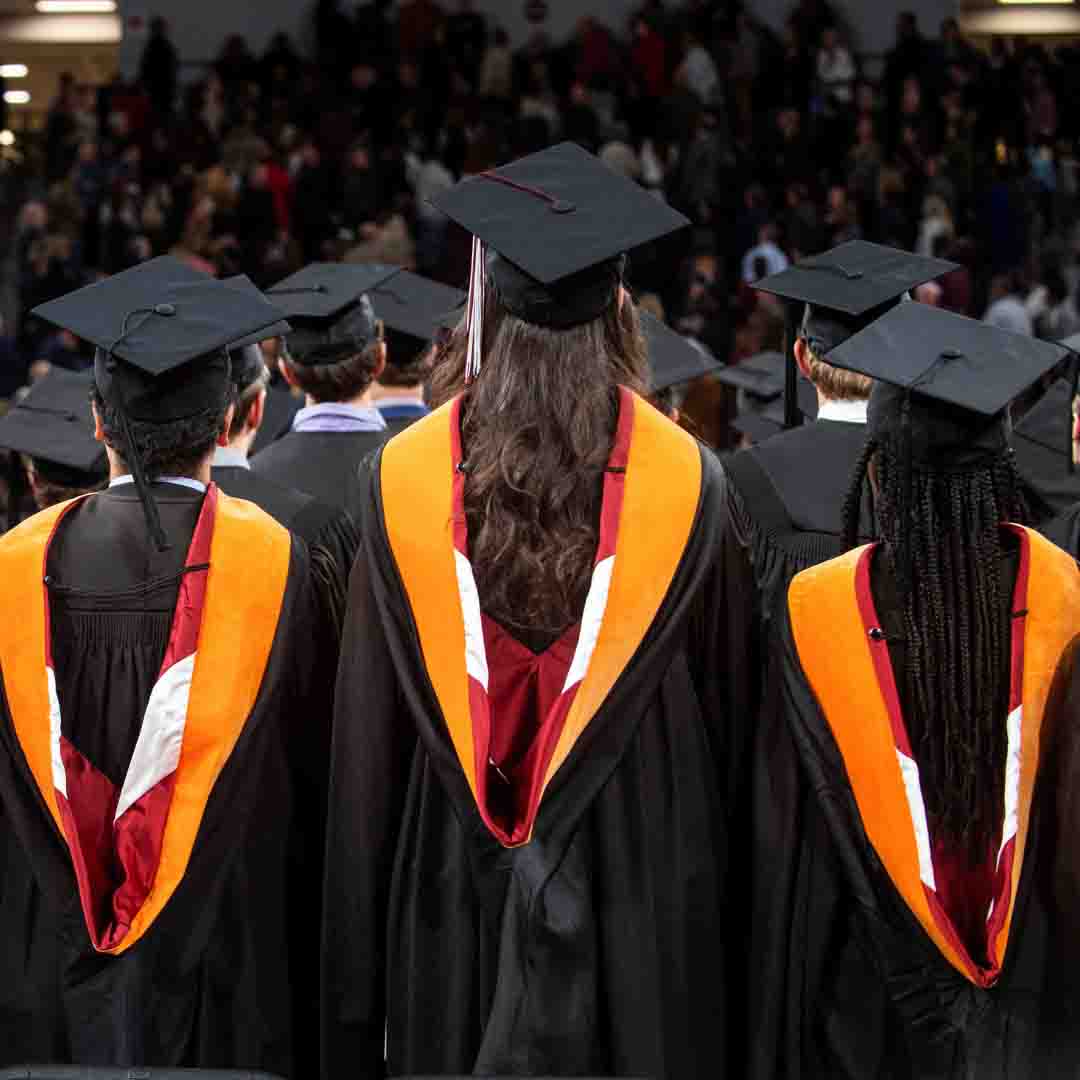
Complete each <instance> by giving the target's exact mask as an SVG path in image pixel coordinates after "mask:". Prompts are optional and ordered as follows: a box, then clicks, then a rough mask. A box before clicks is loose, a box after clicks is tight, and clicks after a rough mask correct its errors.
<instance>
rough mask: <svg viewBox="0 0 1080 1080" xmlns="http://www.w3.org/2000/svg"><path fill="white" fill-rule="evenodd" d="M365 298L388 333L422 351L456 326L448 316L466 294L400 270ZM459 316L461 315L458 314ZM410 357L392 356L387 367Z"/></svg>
mask: <svg viewBox="0 0 1080 1080" xmlns="http://www.w3.org/2000/svg"><path fill="white" fill-rule="evenodd" d="M368 298H369V299H370V300H371V304H372V307H374V309H375V314H376V316H377V317H378V318H379V319H381V320H382V322H383V325H384V326H385V327H386V329H387V330H389V331H392V332H394V333H396V334H400V335H402V336H403V337H404V338H407V339H409V342H410V344H411V345H412V351H413V352H414V353H415V352H416V351H417V350H419V349H422V348H424V347H425V346H426V345H428V344H429V343H430V342H431V341H433V340H434V339H435V337H436V336H437V334H438V332H439V330H440V329H441V328H442V327H443V326H445V325H447V323H449V325H451V326H453V325H456V323H457V317H454V316H453V315H451V314H450V313H451V312H453V310H454V309H455V308H461V307H462V305H463V304H464V303H465V293H464V292H462V290H461V289H454V288H452V287H451V286H449V285H443V284H442V283H441V282H438V281H432V280H431V278H426V277H422V276H421V275H420V274H414V273H412V271H410V270H402V271H401V272H400V273H397V274H395V275H394V276H393V278H389V279H386V280H385V281H383V282H381V283H380V284H377V285H374V286H372V288H370V289H369V290H368ZM458 315H459V316H460V312H458ZM410 359H412V357H411V356H407V355H406V356H395V355H393V350H391V351H390V355H389V356H388V357H387V360H388V361H389V362H390V363H401V364H404V363H407V362H408V361H409V360H410Z"/></svg>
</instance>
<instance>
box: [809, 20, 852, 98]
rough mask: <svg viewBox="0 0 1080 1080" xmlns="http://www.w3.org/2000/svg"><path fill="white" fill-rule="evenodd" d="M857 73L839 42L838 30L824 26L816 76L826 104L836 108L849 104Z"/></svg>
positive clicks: (849, 56) (848, 55) (844, 47)
mask: <svg viewBox="0 0 1080 1080" xmlns="http://www.w3.org/2000/svg"><path fill="white" fill-rule="evenodd" d="M857 74H858V72H857V70H856V68H855V61H854V60H853V59H852V58H851V53H850V51H849V50H848V47H847V46H846V45H844V44H843V42H841V40H840V33H839V31H838V30H837V29H836V27H835V26H829V27H826V29H825V32H824V33H823V34H822V35H821V48H820V49H819V50H818V55H817V77H818V82H819V83H820V84H821V93H822V95H823V97H824V98H825V102H826V105H827V106H831V107H832V108H833V109H836V108H838V107H839V108H846V107H847V106H849V105H850V104H851V102H852V99H853V97H854V91H855V77H856V75H857Z"/></svg>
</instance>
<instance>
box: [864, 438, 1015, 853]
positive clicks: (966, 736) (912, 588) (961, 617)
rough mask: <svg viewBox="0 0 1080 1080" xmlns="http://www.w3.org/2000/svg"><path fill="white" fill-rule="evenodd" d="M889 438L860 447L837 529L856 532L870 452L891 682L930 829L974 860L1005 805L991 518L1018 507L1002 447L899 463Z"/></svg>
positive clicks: (1004, 604)
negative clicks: (897, 655) (947, 462)
mask: <svg viewBox="0 0 1080 1080" xmlns="http://www.w3.org/2000/svg"><path fill="white" fill-rule="evenodd" d="M900 443H901V436H900V435H894V434H889V435H886V436H883V437H882V438H881V439H880V440H878V441H874V440H873V439H871V440H869V441H868V442H867V444H866V446H865V447H864V448H863V451H862V454H861V455H860V457H859V459H858V462H857V463H856V466H855V472H854V475H853V478H852V483H851V487H850V489H849V492H848V496H847V499H846V501H845V504H844V533H845V540H846V543H847V546H848V547H854V546H855V544H856V542H857V533H858V528H859V513H860V507H861V503H862V495H863V489H864V484H865V481H866V474H867V470H868V467H869V465H870V463H871V461H873V463H874V466H875V468H876V470H877V498H876V505H875V507H874V510H875V517H876V521H877V528H878V532H879V534H880V538H881V540H882V545H881V548H880V551H881V553H882V555H883V557H884V559H885V563H886V568H887V570H888V572H889V574H890V576H891V578H892V580H893V581H894V582H895V583H896V587H897V594H898V599H899V604H900V607H901V610H902V614H903V625H904V636H903V645H904V668H905V671H904V679H903V681H902V684H901V685H899V686H898V687H897V690H898V692H899V694H900V700H901V704H902V708H903V713H904V718H905V721H906V722H907V724H908V732H909V735H910V737H911V740H912V746H913V749H914V750H915V752H916V754H917V756H918V759H919V767H920V771H921V774H922V777H923V793H924V798H925V800H926V806H927V811H928V814H929V818H930V821H931V823H932V825H933V827H934V828H935V829H936V830H939V833H940V835H942V836H943V837H944V838H945V839H946V840H947V841H948V842H950V843H953V844H956V845H957V846H958V847H959V848H960V849H961V850H966V851H967V852H969V853H970V855H971V857H972V858H974V859H977V860H979V859H981V858H983V857H985V853H986V850H987V848H988V846H989V845H990V844H991V843H992V840H991V838H992V837H993V835H994V832H995V829H996V828H998V827H999V826H1000V815H1001V812H1002V808H1003V805H1004V803H1003V791H1004V779H1005V756H1006V749H1007V733H1006V723H1005V720H1006V716H1007V715H1008V706H1009V690H1010V678H1011V663H1010V655H1011V654H1010V648H1011V610H1010V609H1011V595H1010V592H1009V590H1010V582H1009V581H1007V580H1006V577H1007V575H1006V574H1004V573H1003V572H1002V560H1003V551H1004V548H1003V543H1002V532H1001V525H1002V523H1004V522H1016V523H1021V524H1022V523H1024V522H1026V521H1027V520H1028V510H1027V506H1026V503H1025V500H1024V496H1023V492H1022V488H1021V484H1020V480H1019V478H1018V476H1017V473H1016V468H1015V465H1014V463H1013V459H1012V452H1011V451H1005V452H1003V453H1002V454H1001V455H999V456H998V457H997V458H995V459H994V460H993V461H992V462H989V463H987V464H986V465H982V466H977V467H972V468H965V469H963V470H960V469H949V470H938V469H930V468H926V467H923V466H920V465H919V464H917V463H912V464H911V465H910V466H909V467H907V468H905V466H904V459H903V455H902V452H901V445H900ZM905 487H906V498H905ZM904 507H909V508H910V510H909V512H908V513H907V515H906V519H905V514H904ZM904 552H906V553H907V565H906V566H903V565H901V562H902V560H903V554H902V553H904Z"/></svg>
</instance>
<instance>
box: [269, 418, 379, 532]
mask: <svg viewBox="0 0 1080 1080" xmlns="http://www.w3.org/2000/svg"><path fill="white" fill-rule="evenodd" d="M387 438H388V433H387V432H386V431H290V432H289V434H288V435H284V436H282V437H281V438H280V439H278V440H277V442H275V443H273V444H271V445H270V446H268V447H267V448H266V449H265V450H263V451H262V452H261V453H258V454H256V455H255V457H253V458H252V459H251V468H252V470H253V471H254V473H255V474H256V476H260V477H263V478H265V479H266V480H270V481H273V482H274V483H275V484H279V485H282V486H283V487H290V488H295V489H296V490H297V491H304V492H307V494H309V495H314V496H315V498H317V499H321V500H322V501H323V502H325V503H329V504H330V505H331V506H337V507H340V508H341V509H343V510H347V511H348V512H349V513H350V514H352V516H353V518H354V519H358V518H359V514H358V513H357V512H356V511H357V504H358V502H359V500H360V497H361V496H360V489H361V480H360V466H361V465H362V464H363V463H364V460H365V459H366V458H367V457H368V456H369V455H370V454H371V453H372V451H374V450H377V449H378V448H379V447H380V446H382V444H383V443H384V442H386V440H387Z"/></svg>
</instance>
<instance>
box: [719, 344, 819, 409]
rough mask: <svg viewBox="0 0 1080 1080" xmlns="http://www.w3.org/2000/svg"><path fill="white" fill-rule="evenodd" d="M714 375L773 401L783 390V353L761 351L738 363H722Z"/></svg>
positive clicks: (747, 391)
mask: <svg viewBox="0 0 1080 1080" xmlns="http://www.w3.org/2000/svg"><path fill="white" fill-rule="evenodd" d="M715 377H716V379H717V381H718V382H722V383H723V384H724V385H725V386H733V387H734V388H735V389H736V390H744V391H745V392H746V393H747V394H749V395H750V396H751V397H753V398H756V399H758V400H760V401H763V402H764V401H773V400H775V399H776V398H778V397H779V396H780V395H781V394H782V393H783V392H784V354H783V353H778V352H763V353H758V354H757V355H756V356H751V357H749V358H748V359H746V360H743V361H741V362H740V363H738V364H724V365H722V366H721V367H719V368H718V369H717V370H716V375H715ZM804 381H805V380H804Z"/></svg>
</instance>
